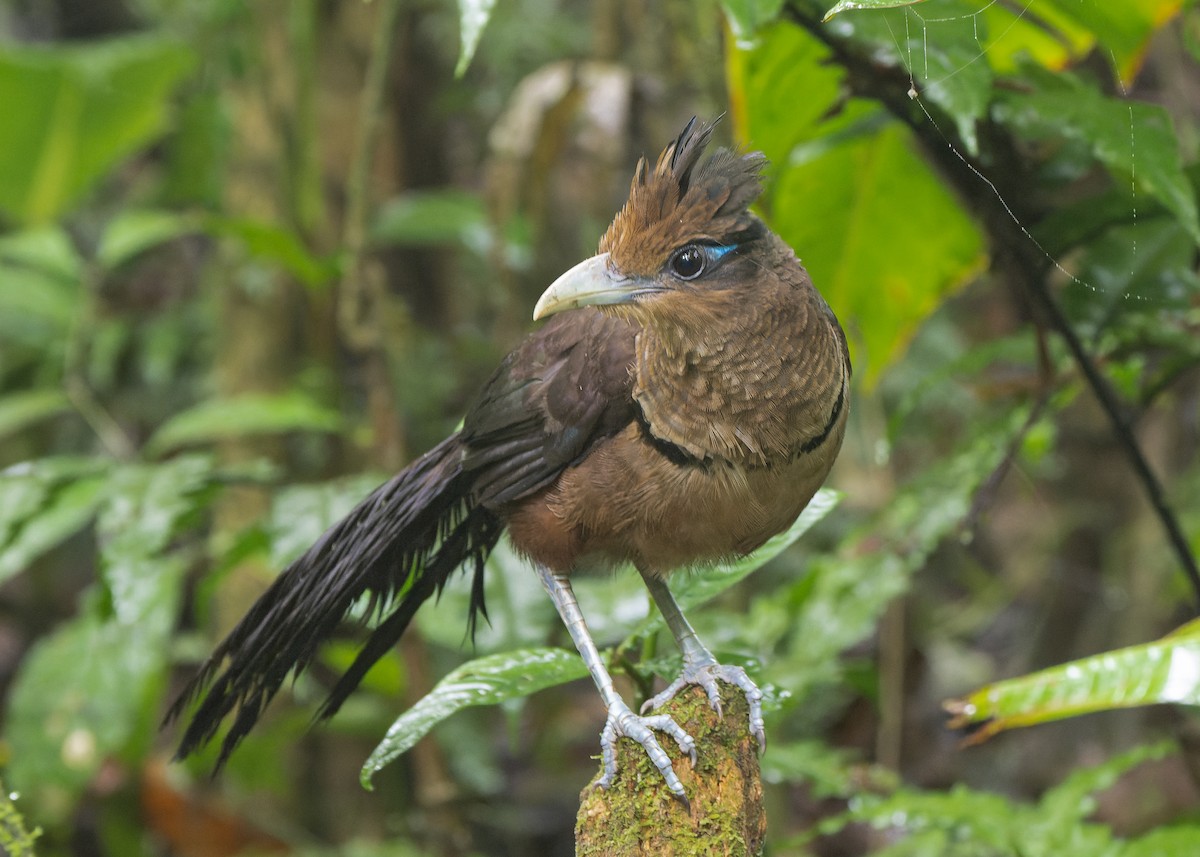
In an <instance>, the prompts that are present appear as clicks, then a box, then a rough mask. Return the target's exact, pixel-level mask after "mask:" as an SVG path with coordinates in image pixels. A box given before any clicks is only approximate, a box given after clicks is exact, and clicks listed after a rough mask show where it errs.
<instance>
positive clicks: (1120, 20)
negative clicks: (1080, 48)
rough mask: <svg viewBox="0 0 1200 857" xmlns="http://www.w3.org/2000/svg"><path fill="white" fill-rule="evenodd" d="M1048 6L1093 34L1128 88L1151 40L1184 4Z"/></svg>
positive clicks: (1139, 0) (1063, 1) (1159, 0)
mask: <svg viewBox="0 0 1200 857" xmlns="http://www.w3.org/2000/svg"><path fill="white" fill-rule="evenodd" d="M1045 5H1046V6H1049V7H1052V8H1054V9H1056V10H1057V11H1058V12H1059V13H1060V14H1061V15H1062V16H1064V17H1066V18H1069V19H1071V20H1073V21H1075V22H1076V23H1078V24H1079V25H1080V26H1081V27H1083V28H1086V29H1087V30H1088V31H1090V32H1091V33H1093V34H1094V35H1095V37H1096V39H1097V40H1098V41H1099V42H1100V44H1101V45H1103V46H1104V48H1105V49H1106V51H1107V53H1108V55H1109V57H1110V58H1111V59H1112V61H1113V65H1114V66H1115V70H1116V72H1117V74H1118V75H1119V77H1120V78H1121V80H1122V82H1123V84H1124V85H1126V86H1128V85H1130V84H1132V82H1133V78H1134V76H1135V75H1136V74H1137V71H1138V69H1139V68H1140V67H1141V65H1142V60H1143V59H1144V57H1145V52H1146V46H1147V43H1148V42H1149V40H1150V37H1151V36H1153V35H1154V33H1156V32H1157V31H1158V30H1159V29H1161V28H1162V26H1163V25H1164V24H1165V23H1166V22H1167V21H1170V20H1171V19H1172V18H1173V17H1174V16H1175V15H1176V14H1177V13H1178V12H1179V10H1180V9H1181V8H1182V6H1183V3H1182V2H1180V0H1121V2H1119V3H1076V2H1073V0H1046V3H1045ZM1039 11H1042V10H1041V9H1039Z"/></svg>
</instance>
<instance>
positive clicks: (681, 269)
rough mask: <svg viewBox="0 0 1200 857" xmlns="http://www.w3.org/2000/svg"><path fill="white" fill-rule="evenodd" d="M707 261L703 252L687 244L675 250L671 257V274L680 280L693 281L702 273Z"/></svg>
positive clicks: (693, 245)
mask: <svg viewBox="0 0 1200 857" xmlns="http://www.w3.org/2000/svg"><path fill="white" fill-rule="evenodd" d="M707 261H708V259H707V257H706V256H705V255H704V251H703V250H701V249H700V248H699V247H697V246H696V245H695V244H689V245H687V246H686V247H682V248H680V249H679V250H676V251H675V255H674V256H672V257H671V272H672V273H673V274H674V275H675V276H677V277H678V278H679V279H681V280H694V279H696V277H698V276H700V275H701V274H703V273H704V267H705V264H706V263H707Z"/></svg>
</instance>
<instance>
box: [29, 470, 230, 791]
mask: <svg viewBox="0 0 1200 857" xmlns="http://www.w3.org/2000/svg"><path fill="white" fill-rule="evenodd" d="M211 472H212V464H211V462H210V460H209V459H208V458H207V457H203V456H184V457H180V458H177V459H174V460H172V461H170V462H168V463H166V464H161V465H156V464H140V463H139V464H131V465H126V466H122V467H118V468H116V469H114V470H113V471H112V472H111V474H110V477H109V480H108V482H107V484H106V485H105V491H104V499H103V502H102V505H101V506H100V509H99V513H98V516H97V536H98V540H99V542H100V563H101V575H102V583H103V588H101V587H100V586H97V587H94V588H93V589H92V590H91V591H90V593H89V595H88V597H87V598H85V599H84V609H83V612H82V613H81V615H80V616H79V617H77V618H76V619H74V620H72V621H70V622H68V623H66V624H64V625H63V626H61V627H59V628H58V629H56V630H55V631H54V632H53V633H51V634H50V635H49V636H47V637H44V638H42V639H41V640H39V641H38V643H37V644H36V645H35V646H34V649H33V651H32V653H31V654H30V656H29V658H28V659H27V660H26V661H25V662H24V663H23V664H22V668H21V670H20V672H19V673H18V674H17V679H16V681H15V683H14V687H13V692H12V699H11V703H10V707H9V710H8V716H7V727H8V737H9V740H11V741H12V743H13V746H14V747H16V748H19V749H18V751H17V752H15V753H14V754H13V758H12V761H11V765H10V767H9V772H10V775H11V779H12V782H13V784H14V785H16V786H18V787H19V788H22V789H23V790H25V791H27V792H30V793H32V794H34V795H35V796H36V799H37V800H38V802H39V805H40V806H42V807H44V808H48V809H47V811H48V812H50V813H51V814H53V813H54V812H55V811H57V810H67V809H69V807H70V806H71V805H72V802H73V800H74V798H75V796H76V795H77V794H78V792H79V791H81V790H82V789H83V788H84V787H85V786H86V785H87V784H88V783H89V782H91V781H92V779H93V778H94V776H95V774H96V772H97V771H98V770H99V769H100V766H101V765H102V764H103V763H104V761H105V760H106V759H108V758H110V757H111V756H112V755H113V754H114V753H118V752H120V751H121V750H122V749H124V748H125V747H126V746H127V745H128V744H129V743H130V742H131V741H137V740H143V741H149V740H150V738H151V737H152V735H153V730H152V728H150V726H149V723H150V722H152V721H153V717H154V714H155V711H156V703H157V692H158V688H159V686H160V682H161V680H162V677H163V674H164V671H165V670H166V667H167V663H168V659H169V652H170V650H169V647H168V645H167V641H168V639H169V638H170V633H171V630H172V629H173V627H174V625H175V621H176V617H177V615H178V612H179V602H180V599H181V597H182V587H183V575H184V571H185V570H186V567H187V565H186V562H185V561H184V556H183V554H181V553H180V552H178V551H174V550H172V549H171V546H172V540H173V538H174V536H175V534H176V532H177V530H178V528H179V526H180V524H181V523H182V522H183V521H184V520H186V519H187V518H188V517H189V516H190V515H192V514H193V513H195V512H196V511H197V510H198V509H199V508H200V507H202V506H203V505H204V503H205V502H206V500H207V497H208V496H209V495H208V493H207V492H206V491H205V489H206V488H207V487H208V485H209V481H210V478H211Z"/></svg>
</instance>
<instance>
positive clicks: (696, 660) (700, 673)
mask: <svg viewBox="0 0 1200 857" xmlns="http://www.w3.org/2000/svg"><path fill="white" fill-rule="evenodd" d="M639 572H640V573H641V575H642V580H644V581H645V582H646V588H647V589H649V590H650V595H651V596H652V597H653V598H654V603H655V604H657V605H658V610H659V612H660V613H662V615H663V619H665V620H666V622H667V627H668V628H670V629H671V633H672V634H673V635H674V637H675V642H676V643H677V644H678V645H679V651H681V652H682V653H683V670H682V671H681V672H680V673H679V678H677V679H675V681H673V682H671V683H670V684H669V685H667V688H666V689H665V690H664V691H663V692H662V693H660V694H658V695H657V696H654V697H651V698H650V699H648V700H646V703H645V704H644V705H643V706H642V711H647V710H653V709H656V708H659V707H660V706H662V705H663V704H664V703H665V702H666V701H667V700H669V699H671V698H672V697H674V696H675V694H677V693H678V692H679V691H680V690H682V689H683V688H685V687H687V686H688V685H689V684H697V685H700V687H702V688H703V689H704V692H705V693H707V694H708V703H709V705H711V706H712V707H713V710H714V711H716V712H717V714H718V716H720V715H721V691H720V689H719V688H718V687H717V680H718V679H720V680H721V681H725V682H728V683H729V684H732V685H734V686H735V687H737V688H739V689H740V690H741V691H742V692H743V693H744V694H746V703H747V704H748V705H749V707H750V734H751V735H753V736H754V737H755V739H756V740H757V741H758V749H759V751H760V752H761V751H764V750H766V748H767V733H766V731H765V729H764V723H763V716H762V698H763V694H762V691H761V690H759V689H758V685H756V684H755V683H754V682H753V681H751V679H750V676H748V675H746V671H745V670H744V669H742V668H741V667H737V666H726V665H724V664H720V663H717V659H716V658H715V657H713V654H712V652H710V651H709V650H708V649H707V648H705V646H704V644H703V643H701V642H700V638H699V637H697V636H696V632H695V630H693V628H692V626H691V624H689V622H688V620H687V619H686V618H685V617H684V615H683V611H682V610H680V609H679V605H678V604H677V603H676V602H675V597H674V596H673V595H671V590H670V589H668V588H667V584H666V583H665V582H664V581H663V579H662V578H661V577H659V576H657V575H654V574H647V573H646V572H642V571H641V570H640V569H639Z"/></svg>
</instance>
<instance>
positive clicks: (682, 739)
mask: <svg viewBox="0 0 1200 857" xmlns="http://www.w3.org/2000/svg"><path fill="white" fill-rule="evenodd" d="M656 729H657V730H658V731H660V732H666V733H667V734H668V735H670V736H671V737H672V738H674V739H675V743H676V744H678V745H679V749H680V751H681V752H683V753H684V754H686V755H687V757H688V758H689V759H690V760H691V763H692V767H695V766H696V742H695V740H693V738H692V736H691V735H689V734H688V733H687V732H684V731H683V728H682V727H681V726H680V725H679V724H678V723H676V722H675V721H674V720H673V719H672V718H671V717H669V716H667V715H665V714H654V715H651V716H649V717H641V716H639V715H637V714H634V713H633V711H632V710H630V708H629V706H628V705H626V704H625V703H623V702H621V703H618V704H617V705H614V706H612V707H610V708H609V710H608V720H607V721H605V723H604V730H603V731H602V732H601V733H600V754H601V758H602V759H603V761H604V774H603V775H602V776H601V777H600V779H599V780H597V781H596V785H598V786H599V787H600V788H602V789H606V788H608V787H609V786H610V785H612V782H613V778H614V777H615V776H616V774H617V739H618V738H621V737H622V736H623V737H625V738H631V739H633V740H634V741H636V742H637V743H639V744H641V745H642V749H644V750H645V751H646V755H647V756H649V757H650V761H651V762H652V763H653V764H654V767H656V768H658V772H659V773H660V774H662V776H663V779H664V780H666V783H667V788H669V789H670V790H671V793H672V794H673V795H675V797H677V798H679V799H681V800H682V801H683V802H684V803H685V804H686V803H687V795H686V794H685V793H684V790H683V783H681V782H680V781H679V777H678V776H676V775H675V769H674V768H672V767H671V757H670V756H668V755H667V754H666V752H665V751H664V750H663V748H662V745H661V744H659V743H658V739H657V738H656V737H655V736H654V730H656Z"/></svg>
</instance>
